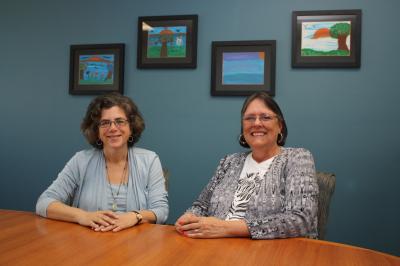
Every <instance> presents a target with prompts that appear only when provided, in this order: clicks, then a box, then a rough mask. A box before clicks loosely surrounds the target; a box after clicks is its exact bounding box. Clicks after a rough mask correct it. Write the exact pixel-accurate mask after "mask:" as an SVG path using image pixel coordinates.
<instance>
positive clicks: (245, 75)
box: [222, 52, 265, 85]
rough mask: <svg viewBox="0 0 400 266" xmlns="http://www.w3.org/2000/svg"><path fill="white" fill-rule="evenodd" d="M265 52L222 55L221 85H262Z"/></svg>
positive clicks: (226, 53) (227, 53) (225, 53)
mask: <svg viewBox="0 0 400 266" xmlns="http://www.w3.org/2000/svg"><path fill="white" fill-rule="evenodd" d="M264 61H265V52H224V53H222V84H224V85H263V84H264V67H265V66H264Z"/></svg>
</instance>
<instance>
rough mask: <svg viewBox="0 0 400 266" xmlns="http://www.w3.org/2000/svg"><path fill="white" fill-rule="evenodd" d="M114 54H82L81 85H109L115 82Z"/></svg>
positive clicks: (80, 62) (80, 67)
mask: <svg viewBox="0 0 400 266" xmlns="http://www.w3.org/2000/svg"><path fill="white" fill-rule="evenodd" d="M113 70H114V55H113V54H109V55H106V54H104V55H101V54H97V55H80V56H79V81H78V83H79V85H109V84H113V82H114V73H113Z"/></svg>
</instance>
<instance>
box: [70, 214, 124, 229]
mask: <svg viewBox="0 0 400 266" xmlns="http://www.w3.org/2000/svg"><path fill="white" fill-rule="evenodd" d="M117 219H118V215H117V214H116V213H114V212H112V211H95V212H87V211H83V210H82V212H81V213H80V214H79V215H78V219H77V222H78V223H79V224H80V225H83V226H89V227H91V228H92V229H97V228H99V227H101V226H103V227H108V226H110V225H114V224H115V221H116V220H117Z"/></svg>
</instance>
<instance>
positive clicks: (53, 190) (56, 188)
mask: <svg viewBox="0 0 400 266" xmlns="http://www.w3.org/2000/svg"><path fill="white" fill-rule="evenodd" d="M78 173H79V170H78V164H77V155H75V156H73V157H72V158H71V159H70V160H69V161H68V163H67V164H66V165H65V167H64V169H63V170H62V171H61V172H60V173H59V174H58V176H57V179H56V180H54V181H53V183H52V184H51V185H50V186H49V187H48V188H47V189H46V190H45V191H44V192H43V193H42V194H41V195H40V197H39V199H38V201H37V203H36V213H37V214H38V215H40V216H43V217H47V207H48V206H49V204H50V203H52V202H54V201H60V202H62V203H64V204H67V205H71V203H72V199H73V196H74V193H75V191H76V189H77V187H78V184H79V176H78Z"/></svg>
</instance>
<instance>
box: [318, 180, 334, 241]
mask: <svg viewBox="0 0 400 266" xmlns="http://www.w3.org/2000/svg"><path fill="white" fill-rule="evenodd" d="M316 174H317V180H318V187H319V196H318V239H325V234H326V228H327V223H328V215H329V205H330V202H331V197H332V195H333V192H334V191H335V183H336V177H335V175H334V174H332V173H324V172H317V173H316Z"/></svg>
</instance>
